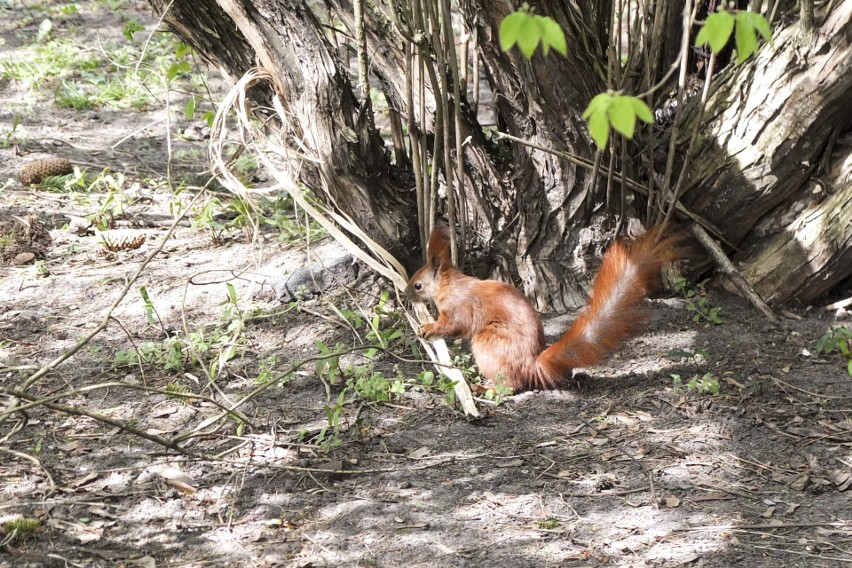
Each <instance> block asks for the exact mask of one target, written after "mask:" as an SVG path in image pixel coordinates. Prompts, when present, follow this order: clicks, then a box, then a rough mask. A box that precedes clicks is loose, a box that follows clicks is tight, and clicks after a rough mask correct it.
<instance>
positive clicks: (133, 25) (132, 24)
mask: <svg viewBox="0 0 852 568" xmlns="http://www.w3.org/2000/svg"><path fill="white" fill-rule="evenodd" d="M144 29H145V27H144V26H143V25H142V24H140V23H139V22H138V21H136V18H133V19H132V20H130V21H129V22H127V23H126V24H124V29H123V30H122V31H121V34H122V35H123V36H124V37H125V38H127V41H130V42H132V41H133V34H134V33H136V32H139V31H142V30H144Z"/></svg>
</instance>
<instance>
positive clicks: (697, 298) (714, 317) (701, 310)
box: [675, 278, 722, 325]
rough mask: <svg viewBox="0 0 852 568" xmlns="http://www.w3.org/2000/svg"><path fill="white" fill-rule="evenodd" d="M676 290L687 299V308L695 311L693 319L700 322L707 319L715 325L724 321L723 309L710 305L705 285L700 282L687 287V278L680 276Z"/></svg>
mask: <svg viewBox="0 0 852 568" xmlns="http://www.w3.org/2000/svg"><path fill="white" fill-rule="evenodd" d="M675 290H677V291H678V292H679V293H680V294H681V295H683V298H684V299H685V300H686V309H687V310H689V311H690V312H695V315H693V316H692V321H694V322H695V323H698V322H700V321H701V320H705V321H707V322H709V323H712V324H713V325H719V324H721V323H722V318H721V309H720V308H719V307H713V306H711V305H710V302H709V301H708V300H707V291H706V290H705V289H704V286H703V285H701V284H699V285H698V287H697V288H687V286H686V279H685V278H679V279H678V280H677V282H676V283H675Z"/></svg>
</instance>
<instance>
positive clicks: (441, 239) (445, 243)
mask: <svg viewBox="0 0 852 568" xmlns="http://www.w3.org/2000/svg"><path fill="white" fill-rule="evenodd" d="M429 262H430V263H431V264H432V266H433V267H434V268H440V267H442V266H452V264H453V262H452V259H451V257H450V235H449V233H448V229H447V227H446V226H445V225H443V224H441V223H438V224H436V225H435V228H434V229H432V234H431V235H429Z"/></svg>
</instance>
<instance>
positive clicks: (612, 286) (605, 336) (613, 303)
mask: <svg viewBox="0 0 852 568" xmlns="http://www.w3.org/2000/svg"><path fill="white" fill-rule="evenodd" d="M681 240H682V237H681V235H674V236H666V237H664V236H663V235H662V227H661V226H657V227H654V228H652V229H650V230H649V231H647V232H646V233H645V234H644V235H642V236H641V237H639V238H637V239H635V240H633V241H616V242H615V243H614V244H613V245H612V246H610V248H609V249H608V250H607V251H606V254H604V258H603V262H602V264H601V268H600V271H599V272H598V275H597V276H596V277H595V281H594V284H593V285H592V292H591V294H590V295H589V299H588V301H587V302H586V307H585V308H584V309H583V311H582V312H581V313H580V316H579V317H578V318H577V320H576V321H575V322H574V323H573V324H572V325H571V327H570V328H569V329H568V331H566V332H565V334H564V335H563V336H562V337H560V338H559V340H558V341H557V342H556V343H554V344H553V345H551V346H550V347H548V348H547V349H545V350H544V351H543V352H542V353H541V355H539V356H538V359H537V360H536V373H535V375H536V376H535V377H530V381H531V382H533V383H536V384H530V385H528V387H527V388H539V389H553V388H558V387H559V386H560V385H561V384H563V383H564V381H565V380H567V379H569V378H570V372H571V369H574V368H576V367H588V366H590V365H594V364H596V363H600V362H601V361H602V360H603V359H604V358H605V357H606V356H607V355H608V354H609V353H611V352H612V351H614V350H615V349H617V348H618V347H620V346H621V345H622V344H623V343H624V342H625V341H627V340H628V339H630V338H631V337H634V336H635V335H637V334H638V333H639V332H640V331H641V330H642V328H643V326H644V324H645V322H646V319H647V318H646V315H645V310H644V309H643V303H644V301H645V299H646V298H647V297H648V295H649V294H651V293H652V292H653V291H654V290H656V288H657V287H658V285H659V282H660V279H661V270H662V267H663V266H664V265H666V264H668V263H669V262H671V261H673V260H675V259H677V258H678V257H680V256H681V250H680V248H679V244H680V242H681Z"/></svg>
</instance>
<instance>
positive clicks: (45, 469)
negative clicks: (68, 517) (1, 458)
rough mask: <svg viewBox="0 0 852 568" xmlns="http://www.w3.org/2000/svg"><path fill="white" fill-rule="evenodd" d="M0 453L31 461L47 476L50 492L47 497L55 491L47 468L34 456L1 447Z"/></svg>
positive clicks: (54, 485)
mask: <svg viewBox="0 0 852 568" xmlns="http://www.w3.org/2000/svg"><path fill="white" fill-rule="evenodd" d="M0 452H6V453H7V454H12V455H13V456H17V457H19V458H21V459H25V460H28V461H31V462H33V463H34V464H36V465H37V466H38V467H39V468H40V469H41V470H42V471H43V472H44V475H46V476H47V482H48V483H50V492H48V495H50V494H52V493H54V492H55V491H56V484H55V483H54V482H53V476H52V475H50V472H49V471H47V468H45V467H44V466H43V465H42V464H41V462H40V461H39V460H38V458H36V457H35V456H31V455H29V454H25V453H22V452H16V451H15V450H12V449H9V448H4V447H2V446H0Z"/></svg>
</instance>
